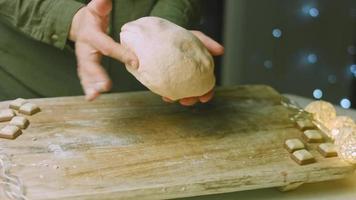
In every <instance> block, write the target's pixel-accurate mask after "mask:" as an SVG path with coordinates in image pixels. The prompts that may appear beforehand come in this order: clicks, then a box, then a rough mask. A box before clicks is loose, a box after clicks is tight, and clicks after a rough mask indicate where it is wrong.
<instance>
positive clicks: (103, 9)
mask: <svg viewBox="0 0 356 200" xmlns="http://www.w3.org/2000/svg"><path fill="white" fill-rule="evenodd" d="M88 8H89V9H90V10H91V11H92V12H94V13H96V14H97V15H99V16H101V17H105V16H107V15H109V14H110V12H111V9H112V0H92V1H90V3H89V4H88Z"/></svg>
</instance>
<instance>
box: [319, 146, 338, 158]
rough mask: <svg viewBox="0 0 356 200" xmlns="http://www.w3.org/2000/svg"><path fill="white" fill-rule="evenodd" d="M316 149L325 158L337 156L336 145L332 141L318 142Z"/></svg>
mask: <svg viewBox="0 0 356 200" xmlns="http://www.w3.org/2000/svg"><path fill="white" fill-rule="evenodd" d="M318 151H319V152H320V154H321V155H323V156H324V157H325V158H327V157H335V156H337V151H336V146H335V145H334V144H333V143H323V144H319V146H318Z"/></svg>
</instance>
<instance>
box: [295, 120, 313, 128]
mask: <svg viewBox="0 0 356 200" xmlns="http://www.w3.org/2000/svg"><path fill="white" fill-rule="evenodd" d="M296 124H297V126H298V128H299V129H300V130H302V131H305V130H308V129H314V128H315V125H314V124H313V122H312V121H311V120H308V119H304V120H297V121H296Z"/></svg>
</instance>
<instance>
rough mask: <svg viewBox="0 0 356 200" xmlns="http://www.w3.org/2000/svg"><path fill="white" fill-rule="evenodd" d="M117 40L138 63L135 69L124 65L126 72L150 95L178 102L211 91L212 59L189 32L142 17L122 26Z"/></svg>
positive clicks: (157, 19) (212, 83) (168, 23)
mask: <svg viewBox="0 0 356 200" xmlns="http://www.w3.org/2000/svg"><path fill="white" fill-rule="evenodd" d="M120 40H121V44H122V45H124V46H125V47H127V48H128V49H130V50H132V51H133V52H134V53H135V54H136V56H137V57H138V60H139V65H140V66H139V67H138V68H137V69H134V68H133V67H131V66H129V65H127V66H126V68H127V70H128V71H129V72H130V73H131V74H133V75H134V76H135V77H136V79H137V80H139V81H140V82H141V83H142V84H143V85H145V86H146V87H147V88H149V89H150V90H151V91H152V92H154V93H156V94H159V95H160V96H164V97H167V98H169V99H171V100H178V99H182V98H186V97H197V96H202V95H204V94H206V93H208V92H209V91H210V90H211V89H213V87H214V85H215V76H214V60H213V57H212V56H211V54H210V53H209V51H208V49H207V48H206V47H205V46H204V44H203V43H202V42H201V41H200V40H199V39H198V38H197V37H196V36H195V35H193V34H192V33H191V32H190V31H188V30H186V29H184V28H182V27H180V26H178V25H176V24H174V23H172V22H170V21H168V20H166V19H162V18H159V17H143V18H140V19H138V20H135V21H132V22H129V23H127V24H125V25H124V26H122V28H121V33H120Z"/></svg>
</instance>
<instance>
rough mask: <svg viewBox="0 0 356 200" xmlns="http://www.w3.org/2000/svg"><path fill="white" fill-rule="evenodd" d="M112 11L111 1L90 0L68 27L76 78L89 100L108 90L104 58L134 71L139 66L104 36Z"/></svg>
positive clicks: (132, 58)
mask: <svg viewBox="0 0 356 200" xmlns="http://www.w3.org/2000/svg"><path fill="white" fill-rule="evenodd" d="M111 10H112V1H111V0H92V1H91V2H90V3H89V4H88V5H87V6H85V7H83V8H81V9H80V10H79V11H78V12H77V13H76V14H75V16H74V18H73V21H72V25H71V28H70V33H69V39H70V40H72V41H73V42H75V54H76V57H77V65H78V76H79V78H80V82H81V84H82V87H83V90H84V93H85V97H86V99H87V100H89V101H90V100H93V99H95V98H96V97H98V96H99V95H100V93H102V92H107V91H109V90H110V89H111V84H112V83H111V80H110V78H109V76H108V74H107V73H106V71H105V69H104V68H103V67H102V65H101V58H102V56H103V55H104V56H109V57H112V58H114V59H116V60H119V61H121V62H123V63H124V64H126V65H129V66H131V67H133V68H137V67H138V66H139V62H138V59H137V57H136V55H135V54H134V53H133V52H131V51H130V50H128V49H126V48H124V47H123V46H122V45H121V44H119V43H117V42H115V41H114V40H113V39H112V38H111V37H110V36H108V35H107V33H106V31H107V29H108V26H109V16H110V13H111Z"/></svg>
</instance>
